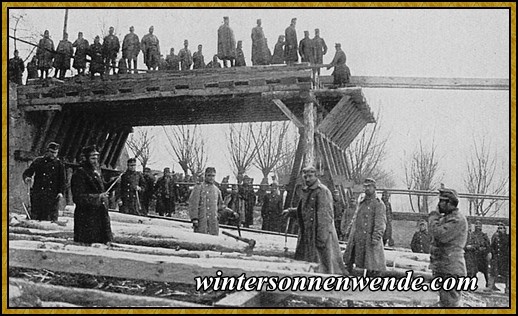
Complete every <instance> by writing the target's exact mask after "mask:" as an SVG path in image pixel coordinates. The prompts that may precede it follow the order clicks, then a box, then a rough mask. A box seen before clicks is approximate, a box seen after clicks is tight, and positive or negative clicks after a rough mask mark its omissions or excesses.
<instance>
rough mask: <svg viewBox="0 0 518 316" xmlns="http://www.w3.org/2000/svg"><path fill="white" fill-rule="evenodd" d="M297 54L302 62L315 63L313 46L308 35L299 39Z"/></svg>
mask: <svg viewBox="0 0 518 316" xmlns="http://www.w3.org/2000/svg"><path fill="white" fill-rule="evenodd" d="M299 54H300V59H301V61H302V62H307V63H311V64H314V63H315V56H314V54H315V46H314V42H313V40H312V39H310V38H309V37H308V38H303V39H301V40H300V43H299Z"/></svg>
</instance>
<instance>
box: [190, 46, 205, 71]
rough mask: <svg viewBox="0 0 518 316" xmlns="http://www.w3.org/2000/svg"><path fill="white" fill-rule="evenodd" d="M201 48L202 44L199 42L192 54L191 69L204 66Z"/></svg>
mask: <svg viewBox="0 0 518 316" xmlns="http://www.w3.org/2000/svg"><path fill="white" fill-rule="evenodd" d="M202 49H203V45H201V44H200V45H198V51H197V52H194V54H192V61H193V63H194V64H193V66H192V69H202V68H205V60H204V57H203V52H202Z"/></svg>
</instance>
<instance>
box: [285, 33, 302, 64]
mask: <svg viewBox="0 0 518 316" xmlns="http://www.w3.org/2000/svg"><path fill="white" fill-rule="evenodd" d="M284 35H285V38H286V45H285V46H284V60H285V61H287V62H297V61H299V55H298V50H299V42H298V41H297V31H296V30H295V27H294V26H291V25H290V26H288V27H287V28H286V30H285V31H284Z"/></svg>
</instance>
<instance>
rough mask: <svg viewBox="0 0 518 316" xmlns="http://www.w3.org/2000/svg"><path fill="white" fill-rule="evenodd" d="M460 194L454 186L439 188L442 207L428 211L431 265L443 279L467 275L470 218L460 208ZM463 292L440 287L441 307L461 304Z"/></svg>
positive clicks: (435, 275)
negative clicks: (452, 187) (465, 255)
mask: <svg viewBox="0 0 518 316" xmlns="http://www.w3.org/2000/svg"><path fill="white" fill-rule="evenodd" d="M458 204H459V198H458V195H457V192H456V191H455V190H453V189H447V188H441V189H439V205H438V209H439V211H432V212H430V214H428V225H429V227H430V234H431V237H432V246H431V247H430V267H431V269H432V272H433V276H434V278H435V277H441V278H443V280H445V279H446V278H449V277H460V276H466V262H465V260H464V246H465V245H466V240H467V238H468V222H467V221H466V217H464V215H462V214H461V213H460V211H459V209H458V208H457V206H458ZM460 299H461V293H460V291H458V290H457V289H452V290H450V291H445V290H443V289H440V290H439V305H440V306H441V307H457V306H460Z"/></svg>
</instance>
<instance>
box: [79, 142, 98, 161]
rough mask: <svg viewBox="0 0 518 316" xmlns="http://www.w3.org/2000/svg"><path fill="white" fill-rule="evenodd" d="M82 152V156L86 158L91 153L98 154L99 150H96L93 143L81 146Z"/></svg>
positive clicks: (91, 154)
mask: <svg viewBox="0 0 518 316" xmlns="http://www.w3.org/2000/svg"><path fill="white" fill-rule="evenodd" d="M82 152H83V156H85V158H88V157H90V156H93V155H99V152H98V151H97V148H96V147H95V145H91V146H86V147H83V150H82Z"/></svg>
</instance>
